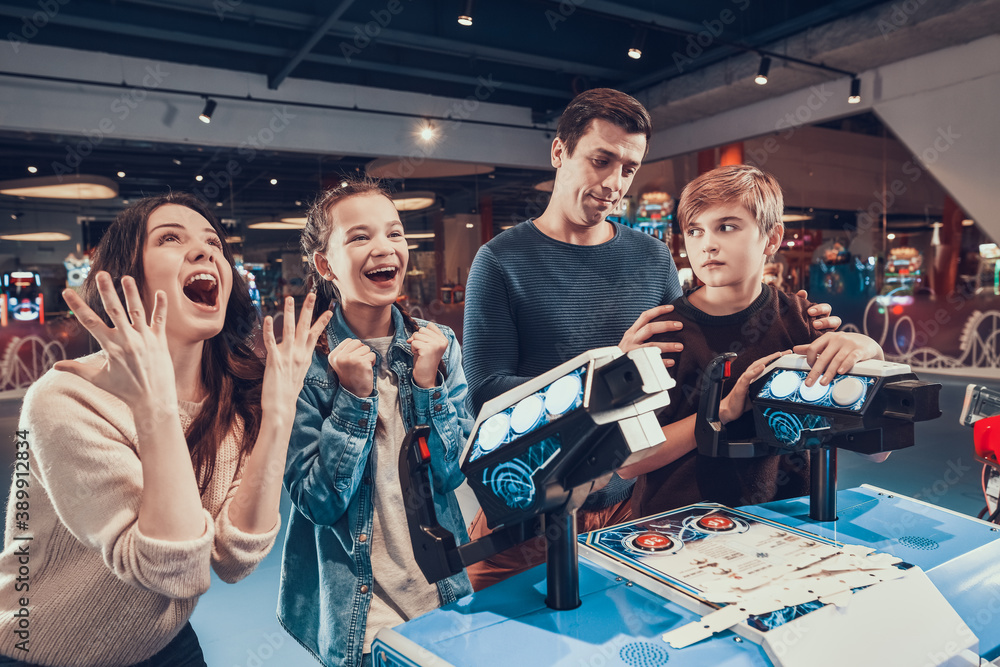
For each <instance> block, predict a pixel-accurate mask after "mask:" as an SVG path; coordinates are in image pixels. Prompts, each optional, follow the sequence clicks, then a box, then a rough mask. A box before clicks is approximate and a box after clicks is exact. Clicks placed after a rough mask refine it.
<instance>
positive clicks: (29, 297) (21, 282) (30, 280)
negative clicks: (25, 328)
mask: <svg viewBox="0 0 1000 667" xmlns="http://www.w3.org/2000/svg"><path fill="white" fill-rule="evenodd" d="M13 322H38V323H39V324H45V298H44V295H43V294H42V280H41V277H40V276H39V275H38V274H37V273H35V272H34V271H13V272H11V273H5V274H3V290H2V291H0V326H7V325H8V324H10V323H13Z"/></svg>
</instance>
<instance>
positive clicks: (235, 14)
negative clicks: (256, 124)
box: [123, 0, 628, 81]
mask: <svg viewBox="0 0 1000 667" xmlns="http://www.w3.org/2000/svg"><path fill="white" fill-rule="evenodd" d="M123 1H126V2H128V3H130V4H135V5H143V6H148V7H157V8H161V9H168V10H171V11H183V12H186V13H191V14H200V15H203V16H212V17H215V18H218V16H217V12H216V11H215V10H213V9H212V7H211V5H208V4H206V3H204V2H197V3H192V2H191V0H177V1H176V2H174V1H169V2H168V1H167V0H123ZM226 18H228V19H235V20H240V21H244V22H248V23H249V22H253V23H258V24H260V25H267V26H273V27H281V28H286V29H290V30H307V29H308V26H309V25H310V24H311V21H313V20H314V19H315V17H314V16H312V15H310V14H304V13H301V12H294V11H289V10H285V9H275V8H273V7H264V6H260V5H252V4H249V3H246V2H243V3H240V4H238V5H235V6H234V7H233V9H232V14H231V15H228V16H226ZM355 28H362V29H363V28H364V25H362V24H360V23H351V22H347V21H341V22H339V23H338V24H337V25H336V26H332V27H331V28H330V31H329V32H330V34H333V35H337V36H339V37H351V38H353V37H354V36H355V32H354V29H355ZM377 41H378V42H379V43H380V44H384V45H386V46H395V47H403V48H408V49H414V50H420V51H426V52H429V53H441V54H445V55H452V56H459V57H462V58H478V59H480V60H486V61H490V62H497V63H504V64H507V65H517V66H520V67H531V68H534V69H540V70H546V71H554V72H565V73H567V74H579V75H583V76H590V77H596V78H601V79H612V80H616V81H623V80H625V79H627V78H628V73H627V72H626V71H625V70H621V69H615V68H611V67H602V66H600V65H590V64H587V63H579V62H575V61H572V60H565V59H563V58H552V57H549V56H541V55H536V54H531V53H524V52H523V51H514V50H511V49H503V48H498V47H494V46H484V45H482V44H470V43H468V42H464V41H460V40H456V39H449V38H447V37H436V36H433V35H421V34H417V33H413V32H406V31H403V30H393V29H391V28H383V29H382V30H381V31H380V32H379V34H378V37H377Z"/></svg>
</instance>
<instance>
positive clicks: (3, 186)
mask: <svg viewBox="0 0 1000 667" xmlns="http://www.w3.org/2000/svg"><path fill="white" fill-rule="evenodd" d="M0 194H5V195H10V196H12V197H37V198H40V199H114V198H115V197H117V196H118V185H117V184H116V183H115V182H114V181H112V180H111V179H110V178H105V177H104V176H91V175H88V174H80V175H76V174H73V175H63V176H38V177H34V178H20V179H16V180H13V181H0Z"/></svg>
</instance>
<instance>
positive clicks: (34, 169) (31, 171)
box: [28, 166, 38, 174]
mask: <svg viewBox="0 0 1000 667" xmlns="http://www.w3.org/2000/svg"><path fill="white" fill-rule="evenodd" d="M28 173H29V174H37V173H38V167H35V166H30V167H28Z"/></svg>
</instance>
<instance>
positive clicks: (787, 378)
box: [757, 355, 910, 412]
mask: <svg viewBox="0 0 1000 667" xmlns="http://www.w3.org/2000/svg"><path fill="white" fill-rule="evenodd" d="M909 372H910V367H909V366H907V365H905V364H896V363H891V362H887V361H877V360H870V361H862V362H859V363H857V364H855V365H854V367H853V368H852V369H851V371H850V373H849V374H845V375H838V376H837V377H835V378H834V380H833V382H831V383H830V384H828V385H823V384H820V382H819V381H818V380H817V381H816V382H815V383H813V385H812V386H807V385H806V383H805V379H806V376H807V375H808V373H809V366H808V364H806V360H805V357H804V356H802V355H786V356H784V357H781V358H780V359H777V360H776V361H774V362H772V363H771V365H770V366H768V367H767V369H765V371H764V373H763V377H767V375H768V373H772V375H771V376H770V377H768V379H767V381H766V382H765V384H764V386H763V388H761V390H760V391H759V392H758V393H757V398H762V399H772V400H779V401H789V402H791V403H799V404H802V405H815V406H821V407H827V408H839V409H843V410H852V411H854V412H857V411H859V410H861V408H862V407H863V406H864V404H865V401H866V400H867V399H868V397H869V396H870V395H871V393H872V390H873V387H874V386H875V381H876V379H877V378H879V377H889V376H892V375H902V374H904V373H909Z"/></svg>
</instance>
